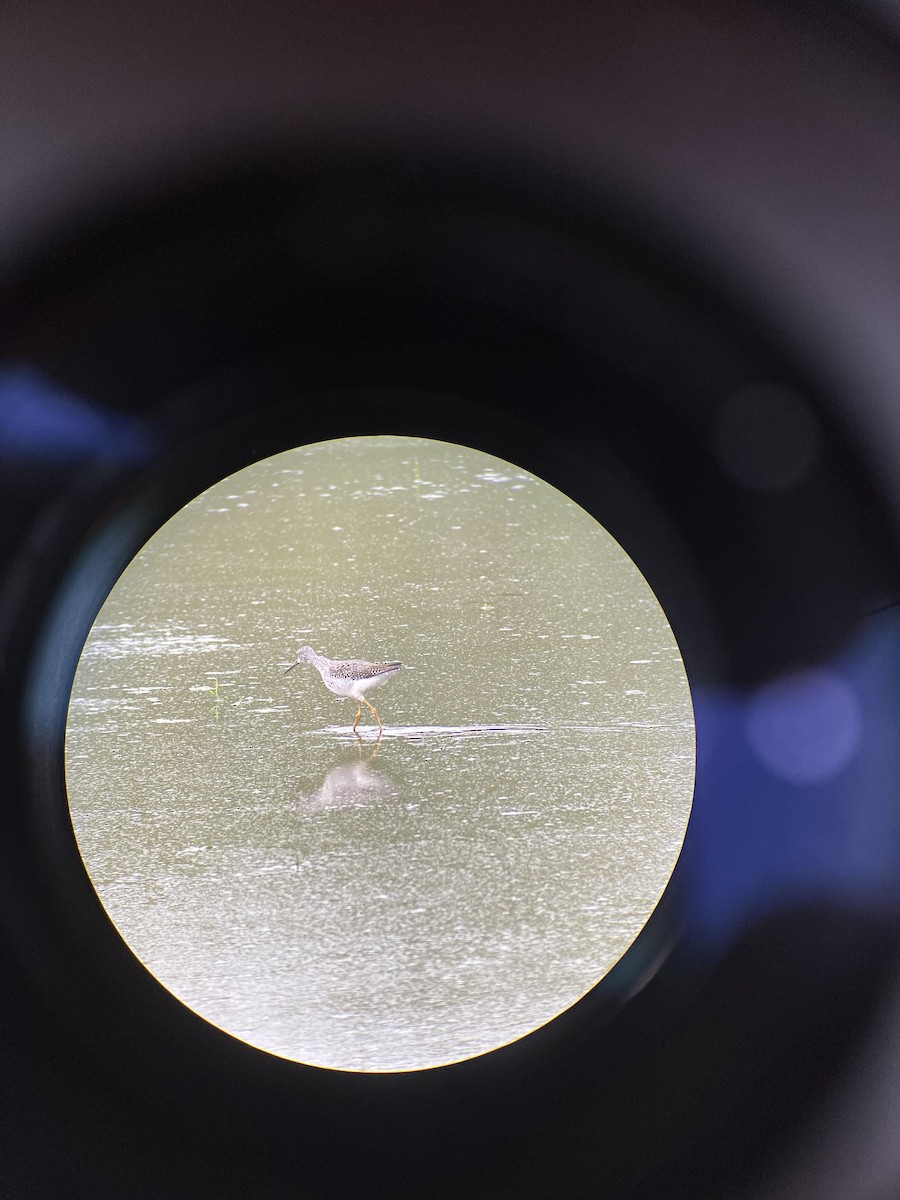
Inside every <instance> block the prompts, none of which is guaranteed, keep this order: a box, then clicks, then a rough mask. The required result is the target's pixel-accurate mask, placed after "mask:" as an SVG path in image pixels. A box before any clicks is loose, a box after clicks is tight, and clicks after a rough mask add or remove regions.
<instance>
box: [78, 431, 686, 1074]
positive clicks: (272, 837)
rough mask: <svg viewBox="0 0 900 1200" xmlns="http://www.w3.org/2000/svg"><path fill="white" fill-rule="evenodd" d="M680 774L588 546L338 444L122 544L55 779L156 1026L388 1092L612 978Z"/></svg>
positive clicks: (638, 611)
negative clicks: (356, 1077)
mask: <svg viewBox="0 0 900 1200" xmlns="http://www.w3.org/2000/svg"><path fill="white" fill-rule="evenodd" d="M401 664H402V665H401ZM379 722H380V725H381V728H379ZM694 745H695V735H694V721H693V711H692V707H691V699H690V692H689V688H688V682H687V678H686V675H685V669H684V664H683V662H682V658H681V655H680V652H679V649H678V646H677V644H676V640H675V637H674V634H673V632H672V629H671V628H670V626H669V624H668V622H667V620H666V617H665V614H664V613H663V611H662V608H661V607H660V604H659V602H658V601H657V599H656V597H655V596H654V594H653V591H652V590H651V588H650V586H649V585H648V583H647V581H646V580H645V578H644V577H643V575H642V574H641V572H640V571H639V570H638V568H637V567H636V566H635V564H634V563H633V562H632V560H631V559H630V558H629V557H628V555H627V554H626V553H625V552H624V551H623V549H622V547H621V546H619V544H618V543H617V542H616V541H615V540H614V539H613V538H612V537H611V536H610V535H609V533H607V532H606V531H605V530H604V529H603V528H602V527H601V526H600V525H599V524H598V523H597V522H596V521H595V520H594V518H593V517H591V516H590V515H589V514H588V513H586V512H585V511H584V510H583V509H581V508H580V507H578V506H577V505H576V504H575V503H573V502H572V501H571V500H569V499H568V498H567V497H566V496H565V495H563V494H562V493H561V492H559V491H557V490H556V489H555V488H554V487H551V486H550V485H549V484H547V483H545V482H543V481H542V480H541V479H538V478H536V477H535V476H534V475H532V474H530V473H529V472H527V471H525V470H522V469H520V468H518V467H515V466H512V465H511V464H509V463H507V462H504V461H502V460H501V459H498V458H494V457H492V456H490V455H488V454H485V453H482V452H481V451H479V450H474V449H471V448H467V447H465V446H460V445H451V444H448V443H445V442H439V441H433V440H428V439H423V438H414V437H402V436H394V435H390V436H387V435H386V436H367V437H353V438H342V439H339V440H335V441H328V442H322V443H318V444H315V445H308V446H303V447H300V448H297V449H292V450H288V451H286V452H284V453H281V454H276V455H274V456H273V457H270V458H267V459H265V460H263V461H261V462H256V463H254V464H253V465H251V466H248V467H246V468H245V469H243V470H241V471H238V472H237V473H236V474H234V475H231V476H229V477H228V478H226V479H223V480H222V481H221V482H220V483H217V484H216V485H215V486H213V487H211V488H209V489H208V490H207V491H205V492H203V493H202V495H200V496H197V497H196V499H194V500H192V501H191V502H190V503H189V504H187V505H186V506H185V507H184V508H183V509H182V510H181V511H180V512H178V513H177V514H176V515H175V516H174V517H172V519H171V520H169V521H168V522H167V523H166V524H165V525H164V526H163V527H162V528H161V529H160V530H159V531H158V532H157V533H156V534H155V535H154V536H153V537H152V538H150V540H149V541H148V542H147V543H146V545H145V546H144V547H143V549H142V550H141V551H140V552H139V553H138V554H137V556H136V557H135V558H134V559H133V561H132V562H131V563H130V565H129V566H128V567H127V568H126V569H125V571H124V572H123V574H122V575H121V577H120V579H119V580H118V582H117V583H116V585H115V587H114V588H113V589H112V591H111V593H110V595H109V597H108V599H107V600H106V602H105V603H104V605H103V607H102V608H101V610H100V612H99V614H98V616H97V618H96V621H95V622H94V625H93V627H92V629H91V632H90V634H89V636H88V639H87V642H86V644H85V646H84V650H83V653H82V655H81V658H80V661H79V665H78V669H77V672H76V676H75V681H74V686H73V689H72V695H71V700H70V704H69V712H68V720H67V729H66V780H67V791H68V796H69V804H70V809H71V816H72V823H73V826H74V830H75V835H76V838H77V842H78V846H79V850H80V852H81V856H82V858H83V860H84V864H85V867H86V869H87V872H88V874H89V876H90V879H91V882H92V884H93V886H94V888H95V889H96V891H97V894H98V895H99V897H100V900H101V901H102V903H103V905H104V907H105V909H106V911H107V913H108V914H109V917H110V918H111V920H112V921H113V923H114V924H115V926H116V928H117V929H118V931H119V933H120V934H121V936H122V937H123V938H124V940H125V941H126V942H127V944H128V945H129V947H130V948H131V950H132V951H133V953H134V954H135V955H136V956H137V957H138V959H140V961H141V962H142V963H143V964H144V965H145V966H146V968H147V969H148V970H149V971H151V972H152V973H153V975H154V976H156V978H157V979H158V980H159V981H160V982H161V983H162V984H163V985H164V986H165V987H166V988H167V989H168V990H169V991H171V992H172V993H173V994H174V995H175V996H176V997H178V998H179V999H180V1000H181V1001H182V1002H183V1003H184V1004H186V1005H188V1006H189V1007H190V1008H191V1009H193V1010H194V1011H195V1012H196V1013H198V1014H199V1015H200V1016H201V1017H203V1018H205V1019H206V1020H207V1021H209V1022H211V1023H212V1024H213V1025H215V1026H218V1027H219V1028H221V1029H223V1030H225V1031H226V1032H227V1033H229V1034H231V1035H233V1036H234V1037H236V1038H240V1039H242V1040H243V1041H245V1042H248V1043H250V1044H251V1045H253V1046H255V1047H258V1048H260V1049H261V1050H264V1051H267V1052H269V1053H272V1054H275V1055H279V1056H282V1057H284V1058H287V1059H292V1060H296V1061H298V1062H302V1063H307V1064H312V1065H316V1066H321V1067H328V1068H333V1069H340V1070H348V1071H376V1072H377V1071H383V1072H384V1071H410V1070H418V1069H422V1068H427V1067H435V1066H440V1065H443V1064H448V1063H451V1062H458V1061H460V1060H463V1059H467V1058H471V1057H474V1056H476V1055H480V1054H484V1053H486V1052H488V1051H490V1050H493V1049H495V1048H497V1047H500V1046H503V1045H506V1044H508V1043H510V1042H513V1041H515V1040H517V1039H519V1038H521V1037H523V1036H524V1035H526V1034H528V1033H530V1032H531V1031H533V1030H535V1029H537V1028H539V1027H540V1026H542V1025H544V1024H546V1023H547V1022H548V1021H550V1020H552V1019H553V1018H554V1017H556V1016H558V1015H559V1014H560V1013H562V1012H563V1011H565V1010H567V1009H568V1008H570V1007H571V1006H572V1005H573V1004H575V1002H576V1001H578V1000H579V999H580V998H581V997H582V996H584V995H585V993H587V992H588V991H589V990H591V989H592V988H593V987H594V986H595V985H596V984H597V983H598V981H600V980H601V979H602V978H603V977H604V976H605V975H607V973H608V972H609V971H610V970H611V969H612V968H613V966H614V965H615V964H616V963H617V962H618V961H619V960H620V959H621V958H622V956H623V955H624V954H625V952H626V951H627V950H628V948H629V947H630V946H631V945H632V943H633V942H634V941H635V939H636V938H637V936H638V935H639V934H640V932H641V930H642V929H643V928H644V926H645V924H646V922H647V920H648V918H649V917H650V915H651V913H652V912H653V910H654V909H655V908H656V906H657V904H658V902H659V900H660V897H661V895H662V893H663V891H664V890H665V888H666V886H667V884H668V882H669V879H670V877H671V874H672V871H673V869H674V866H675V863H676V860H677V858H678V856H679V853H680V850H681V846H682V842H683V839H684V834H685V828H686V825H687V821H688V816H689V813H690V808H691V801H692V795H693V785H694V766H695V753H694Z"/></svg>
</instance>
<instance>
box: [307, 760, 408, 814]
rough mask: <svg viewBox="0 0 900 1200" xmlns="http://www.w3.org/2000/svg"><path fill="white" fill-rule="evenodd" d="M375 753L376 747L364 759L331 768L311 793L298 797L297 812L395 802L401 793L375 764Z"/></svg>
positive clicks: (312, 812) (326, 810)
mask: <svg viewBox="0 0 900 1200" xmlns="http://www.w3.org/2000/svg"><path fill="white" fill-rule="evenodd" d="M378 750H379V747H378V746H377V745H376V747H375V749H374V750H373V752H372V753H371V754H370V755H369V756H368V757H367V758H359V759H357V760H356V761H354V762H345V763H339V764H338V765H337V766H335V767H332V768H331V769H330V770H329V771H328V772H327V773H326V775H325V778H324V779H323V780H322V782H321V784H320V785H319V786H318V787H317V788H316V789H315V790H314V791H311V792H306V793H301V794H300V796H299V797H298V805H299V808H300V811H301V812H302V813H304V814H306V815H307V816H312V815H313V814H315V813H320V812H330V811H334V810H337V809H341V808H363V807H365V806H366V805H368V804H372V803H374V802H375V801H376V800H386V799H395V798H396V797H397V796H398V795H399V794H400V793H399V790H398V788H397V787H396V786H395V784H394V783H393V782H392V780H391V779H390V777H389V776H388V775H386V774H385V772H384V771H383V770H381V768H380V767H378V766H376V765H375V763H374V760H375V758H376V757H377V756H378Z"/></svg>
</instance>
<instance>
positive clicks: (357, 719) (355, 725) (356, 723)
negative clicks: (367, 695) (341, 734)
mask: <svg viewBox="0 0 900 1200" xmlns="http://www.w3.org/2000/svg"><path fill="white" fill-rule="evenodd" d="M361 716H362V705H361V704H360V705H359V707H358V708H357V710H356V720H355V721H354V722H353V732H354V733H356V727H357V725H358V724H359V718H360V717H361ZM356 736H357V737H359V734H358V733H356Z"/></svg>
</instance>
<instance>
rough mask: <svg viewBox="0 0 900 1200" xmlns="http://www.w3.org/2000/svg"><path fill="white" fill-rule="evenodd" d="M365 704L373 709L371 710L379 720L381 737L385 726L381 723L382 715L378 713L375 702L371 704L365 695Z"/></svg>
mask: <svg viewBox="0 0 900 1200" xmlns="http://www.w3.org/2000/svg"><path fill="white" fill-rule="evenodd" d="M363 704H364V705H365V706H366V708H368V709H371V711H372V712H373V713H374V714H375V720H376V721H377V722H378V736H379V737H381V735H382V734H383V733H384V726H383V725H382V723H381V717H379V715H378V710H377V709H376V707H375V705H374V704H370V703H369V702H368V700H367V699H366V698H365V696H363Z"/></svg>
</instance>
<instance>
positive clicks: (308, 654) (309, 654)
mask: <svg viewBox="0 0 900 1200" xmlns="http://www.w3.org/2000/svg"><path fill="white" fill-rule="evenodd" d="M317 657H318V656H317V654H316V652H315V650H313V648H312V646H301V647H300V649H299V650H298V651H297V661H296V662H292V663H291V665H290V666H289V667H288V669H287V671H285V675H287V673H288V671H293V669H294V667H299V666H300V664H301V663H308V662H312V661H313V659H314V658H317Z"/></svg>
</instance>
